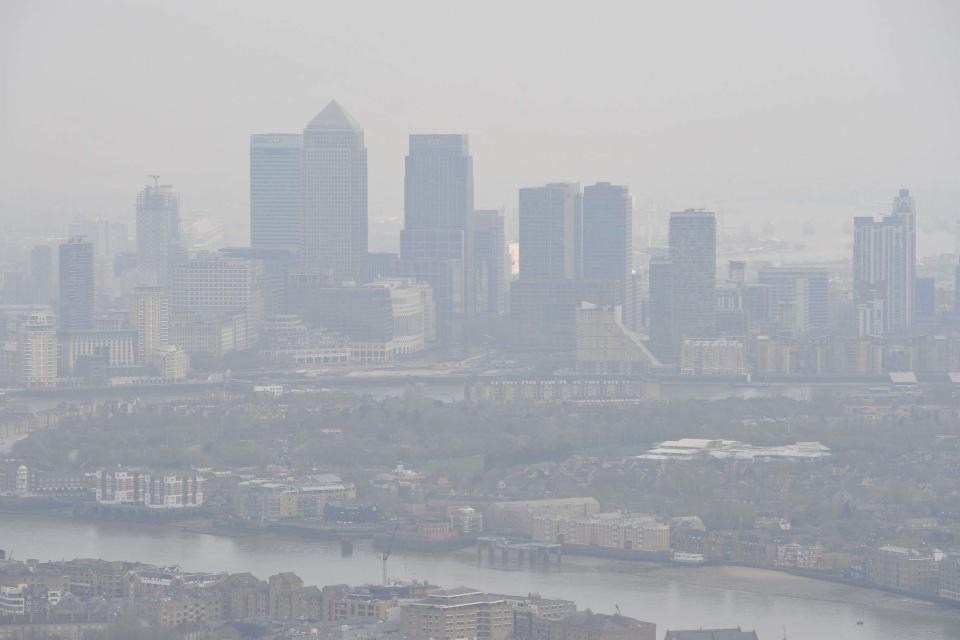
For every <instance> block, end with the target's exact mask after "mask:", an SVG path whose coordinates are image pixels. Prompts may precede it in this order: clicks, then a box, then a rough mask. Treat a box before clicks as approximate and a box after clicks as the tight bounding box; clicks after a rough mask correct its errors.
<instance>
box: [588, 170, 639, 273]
mask: <svg viewBox="0 0 960 640" xmlns="http://www.w3.org/2000/svg"><path fill="white" fill-rule="evenodd" d="M632 252H633V198H631V197H630V191H629V190H628V189H627V187H622V186H618V185H613V184H610V183H609V182H598V183H597V184H594V185H590V186H587V187H584V189H583V277H584V278H586V279H588V280H591V279H595V280H617V281H619V282H626V280H627V277H628V275H629V274H630V272H631V271H632V270H633V256H632Z"/></svg>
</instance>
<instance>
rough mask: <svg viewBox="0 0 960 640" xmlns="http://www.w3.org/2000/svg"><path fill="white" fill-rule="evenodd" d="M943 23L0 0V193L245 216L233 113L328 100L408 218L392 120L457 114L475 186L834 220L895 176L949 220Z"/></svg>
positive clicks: (431, 126)
mask: <svg viewBox="0 0 960 640" xmlns="http://www.w3.org/2000/svg"><path fill="white" fill-rule="evenodd" d="M958 27H960V2H957V1H956V0H943V1H940V2H934V1H930V2H924V1H922V0H902V1H900V2H888V1H884V0H874V1H860V0H843V1H841V2H837V1H835V0H834V1H831V2H819V1H804V2H785V1H784V2H780V1H776V0H762V1H752V2H737V1H735V0H729V1H723V2H718V1H715V0H710V1H703V2H683V1H677V2H655V3H653V2H650V3H647V2H622V3H621V2H616V3H614V2H597V1H594V2H579V3H562V2H542V3H541V2H517V1H514V2H489V1H488V2H470V3H466V2H455V1H452V0H447V1H444V2H418V1H416V0H411V1H408V2H361V1H353V2H328V1H324V0H314V1H310V2H302V3H292V2H257V3H251V2H178V1H169V0H168V1H164V2H97V1H94V0H84V1H83V2H48V1H43V0H25V1H20V0H2V1H0V47H2V49H0V62H2V66H0V74H2V92H3V93H2V105H0V109H2V110H0V120H2V123H0V124H2V126H0V217H2V218H3V219H7V220H9V219H13V218H19V217H24V216H31V217H34V218H37V219H42V218H47V217H58V216H67V215H73V214H86V215H105V216H108V217H121V216H123V215H129V214H130V213H131V212H132V208H133V202H134V197H135V194H136V192H137V190H138V189H139V188H140V186H141V185H142V184H143V183H144V181H145V176H146V175H147V174H150V173H159V174H161V175H162V177H163V181H164V182H169V183H173V184H174V185H175V186H176V187H177V189H178V190H179V191H180V192H181V195H182V201H183V208H184V212H185V213H187V214H189V213H191V212H205V213H208V214H209V215H211V216H212V217H215V218H217V219H221V220H224V221H229V222H231V223H235V224H233V225H232V228H233V229H234V230H235V233H236V234H237V235H236V236H235V239H243V238H245V236H246V224H247V216H248V189H249V185H248V148H247V144H248V138H247V136H248V134H250V133H254V132H268V131H299V130H301V129H302V128H303V126H304V125H305V124H306V122H307V121H308V120H310V118H311V117H312V116H313V115H315V113H316V112H318V111H319V110H320V109H321V108H322V107H323V106H324V105H325V104H326V102H327V101H329V100H330V99H331V98H336V99H337V100H339V101H340V102H341V104H343V105H344V106H345V108H346V109H347V110H348V111H349V112H350V113H351V114H352V115H353V116H354V117H355V118H356V119H357V120H358V121H359V122H360V123H361V124H362V125H363V126H364V128H365V130H366V140H367V148H368V151H369V158H370V212H371V219H372V224H374V226H375V227H376V226H382V222H381V220H382V219H385V218H393V219H394V220H395V221H399V220H400V218H401V216H402V170H403V156H404V154H405V150H406V137H407V134H408V133H410V132H432V131H439V132H444V131H452V132H467V133H469V134H470V142H471V147H472V151H473V154H474V158H475V167H476V203H477V206H478V207H482V208H486V207H499V206H507V207H515V206H516V199H517V188H518V187H520V186H526V185H534V184H539V183H544V182H547V181H556V180H578V181H580V182H592V181H595V180H610V181H613V182H618V183H625V184H628V185H629V186H630V188H631V190H632V192H633V193H634V195H635V197H636V199H637V202H638V204H639V205H640V207H641V209H642V210H644V211H654V212H656V213H657V214H664V213H666V212H667V211H669V210H670V209H672V208H677V207H685V206H706V207H713V208H716V209H717V210H718V211H720V212H721V214H723V215H727V216H729V217H728V220H734V219H736V220H738V221H740V220H748V221H749V222H750V223H751V224H753V225H754V226H756V227H759V226H760V225H761V224H762V223H763V220H765V219H767V218H768V217H769V218H772V219H774V220H779V219H783V218H796V219H799V218H803V217H806V216H809V217H810V218H811V219H818V220H819V219H823V216H825V215H826V216H827V217H828V219H829V218H831V217H836V218H837V219H838V221H837V224H836V229H835V230H836V231H839V230H840V228H841V227H840V222H839V219H841V218H842V219H844V220H845V219H848V217H849V214H850V213H852V212H859V213H863V212H873V211H874V210H875V211H876V212H880V211H882V210H884V209H886V208H887V203H888V201H889V200H890V198H891V197H892V195H893V193H894V192H895V190H896V189H897V188H898V187H900V186H910V187H912V188H913V189H914V191H915V192H916V193H917V195H918V198H919V200H920V203H921V214H922V216H923V217H924V218H925V219H926V220H927V221H928V223H929V220H932V219H937V220H940V221H941V222H943V221H946V220H948V219H950V220H952V219H953V218H956V217H957V216H958V215H960V37H958ZM818 216H819V218H818ZM830 224H832V221H830ZM830 230H831V231H834V229H833V227H831V228H830ZM373 235H376V231H374V234H373ZM372 237H373V236H372ZM374 248H375V247H374Z"/></svg>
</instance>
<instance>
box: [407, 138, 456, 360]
mask: <svg viewBox="0 0 960 640" xmlns="http://www.w3.org/2000/svg"><path fill="white" fill-rule="evenodd" d="M409 145H410V146H409V153H408V154H407V157H406V159H405V163H404V231H403V233H402V234H401V240H400V243H401V244H400V260H399V261H398V263H397V275H399V276H405V277H415V278H418V279H422V280H424V281H425V282H427V283H428V284H430V286H431V287H432V288H433V293H434V300H435V302H436V305H437V337H438V339H439V340H442V341H444V342H448V343H459V342H461V341H462V340H463V339H464V325H465V323H467V322H468V321H469V319H470V318H471V317H472V316H473V312H474V307H475V300H474V282H473V262H474V256H473V243H474V238H473V218H474V216H473V212H474V209H473V157H472V156H471V155H470V145H469V140H468V137H467V136H466V135H464V134H412V135H411V136H410V140H409ZM428 277H429V278H430V279H428Z"/></svg>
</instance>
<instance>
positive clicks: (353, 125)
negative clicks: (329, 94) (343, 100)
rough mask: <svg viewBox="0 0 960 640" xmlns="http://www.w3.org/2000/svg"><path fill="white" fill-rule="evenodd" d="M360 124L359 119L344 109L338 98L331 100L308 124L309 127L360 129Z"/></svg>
mask: <svg viewBox="0 0 960 640" xmlns="http://www.w3.org/2000/svg"><path fill="white" fill-rule="evenodd" d="M359 128H360V125H359V124H357V121H356V120H354V119H353V118H351V117H350V115H349V114H348V113H347V112H346V111H344V110H343V107H341V106H340V103H339V102H337V101H336V100H331V101H330V102H329V103H328V104H327V106H325V107H324V108H323V111H321V112H320V113H318V114H317V115H316V116H315V117H314V118H313V120H311V121H310V124H308V125H307V129H308V130H309V129H359Z"/></svg>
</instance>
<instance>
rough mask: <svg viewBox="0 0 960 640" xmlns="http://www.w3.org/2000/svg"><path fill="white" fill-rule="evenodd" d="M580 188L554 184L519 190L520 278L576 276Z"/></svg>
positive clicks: (550, 278) (537, 278) (536, 278)
mask: <svg viewBox="0 0 960 640" xmlns="http://www.w3.org/2000/svg"><path fill="white" fill-rule="evenodd" d="M581 200H582V199H581V195H580V185H579V184H577V183H575V182H554V183H551V184H548V185H545V186H543V187H525V188H523V189H520V220H519V226H520V278H521V279H522V280H543V279H548V280H555V279H561V278H575V277H577V276H578V275H580V270H579V269H578V264H577V261H578V259H579V255H580V254H579V252H578V251H577V242H578V241H579V238H580V234H579V232H578V230H577V226H578V224H579V222H580V219H581Z"/></svg>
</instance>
